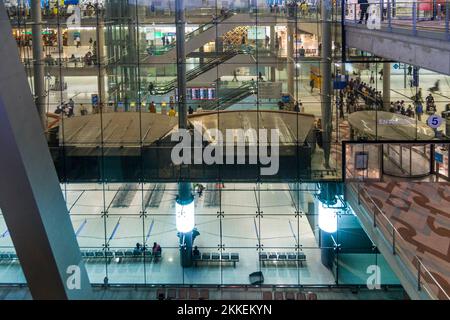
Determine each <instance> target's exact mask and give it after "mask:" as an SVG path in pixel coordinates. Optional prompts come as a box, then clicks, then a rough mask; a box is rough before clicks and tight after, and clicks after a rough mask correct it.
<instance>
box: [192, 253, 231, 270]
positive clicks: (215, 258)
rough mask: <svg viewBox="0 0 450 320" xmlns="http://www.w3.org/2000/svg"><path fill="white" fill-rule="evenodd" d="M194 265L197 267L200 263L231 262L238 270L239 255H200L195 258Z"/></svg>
mask: <svg viewBox="0 0 450 320" xmlns="http://www.w3.org/2000/svg"><path fill="white" fill-rule="evenodd" d="M193 259H194V265H195V266H197V265H198V263H199V262H231V263H233V267H234V268H236V263H237V262H239V253H223V252H222V253H218V252H204V253H202V254H200V255H197V256H195V255H194V256H193Z"/></svg>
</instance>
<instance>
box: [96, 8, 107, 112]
mask: <svg viewBox="0 0 450 320" xmlns="http://www.w3.org/2000/svg"><path fill="white" fill-rule="evenodd" d="M99 14H100V12H99V10H98V8H97V14H96V15H97V34H96V35H97V48H96V49H97V65H98V71H99V72H98V79H97V86H98V95H99V97H100V105H103V106H106V104H107V101H108V97H107V96H106V86H105V78H106V76H107V74H106V64H107V59H106V58H105V21H104V18H103V17H100V16H99ZM103 111H104V110H103Z"/></svg>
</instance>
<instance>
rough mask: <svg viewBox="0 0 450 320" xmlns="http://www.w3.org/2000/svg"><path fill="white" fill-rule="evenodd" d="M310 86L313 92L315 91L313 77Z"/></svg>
mask: <svg viewBox="0 0 450 320" xmlns="http://www.w3.org/2000/svg"><path fill="white" fill-rule="evenodd" d="M309 86H310V87H311V93H313V90H314V79H311V80H310V81H309Z"/></svg>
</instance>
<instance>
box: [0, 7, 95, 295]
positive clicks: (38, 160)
mask: <svg viewBox="0 0 450 320" xmlns="http://www.w3.org/2000/svg"><path fill="white" fill-rule="evenodd" d="M33 2H37V3H40V1H33ZM0 43H1V44H2V45H1V46H0V70H2V72H1V73H0V150H1V152H0V168H2V170H0V207H1V208H2V213H3V216H4V218H5V222H6V225H7V226H8V231H9V233H10V235H11V239H12V241H13V243H14V247H15V249H16V252H17V256H18V257H19V260H20V265H21V267H22V270H23V272H24V274H25V278H26V280H27V283H28V286H29V288H30V292H31V295H32V296H33V298H34V299H58V300H60V299H90V298H92V289H91V285H90V283H89V278H88V275H87V272H86V269H85V266H84V263H83V259H82V257H81V253H80V250H79V247H78V244H77V240H76V236H75V232H74V230H73V226H72V223H71V221H70V217H69V214H68V211H67V206H66V203H65V201H64V198H63V194H62V192H61V187H60V185H59V180H58V176H57V174H56V171H55V167H54V164H53V161H52V157H51V155H50V152H49V150H48V145H47V141H46V139H45V137H44V132H43V128H42V123H41V122H40V120H41V119H40V118H39V117H38V114H37V113H36V112H33V110H32V106H33V105H34V102H33V97H32V95H31V92H30V91H29V84H28V81H27V77H26V74H25V70H24V68H23V65H22V63H21V62H20V60H19V57H18V55H17V44H16V42H15V41H14V39H13V37H12V31H11V25H10V21H9V19H8V16H7V15H6V10H5V6H4V4H3V2H2V1H0ZM35 46H36V43H35Z"/></svg>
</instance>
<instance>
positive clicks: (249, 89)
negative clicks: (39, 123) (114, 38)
mask: <svg viewBox="0 0 450 320" xmlns="http://www.w3.org/2000/svg"><path fill="white" fill-rule="evenodd" d="M257 90H258V89H257V86H256V82H254V81H248V82H245V83H244V84H242V85H241V86H240V87H237V88H233V89H229V90H227V91H226V92H225V93H224V94H223V95H221V96H220V97H218V98H217V99H216V100H211V101H208V102H204V103H203V104H200V107H201V108H202V109H203V110H210V111H212V110H225V109H227V108H229V107H231V106H232V105H234V104H236V103H238V102H239V101H242V100H244V99H245V98H248V97H249V96H251V95H253V94H256V93H257Z"/></svg>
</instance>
